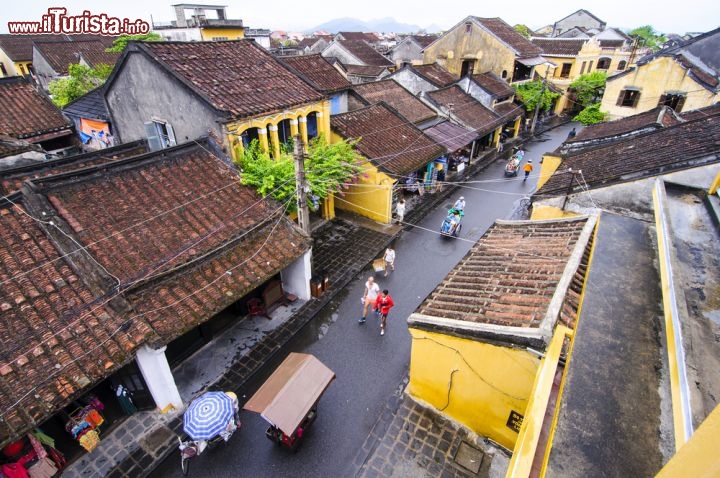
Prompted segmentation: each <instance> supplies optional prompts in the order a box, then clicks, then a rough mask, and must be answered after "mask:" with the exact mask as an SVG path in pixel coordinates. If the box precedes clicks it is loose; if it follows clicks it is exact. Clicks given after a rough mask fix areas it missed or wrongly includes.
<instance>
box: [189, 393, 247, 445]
mask: <svg viewBox="0 0 720 478" xmlns="http://www.w3.org/2000/svg"><path fill="white" fill-rule="evenodd" d="M234 414H235V407H234V405H233V400H232V398H230V397H229V396H228V395H227V394H225V393H224V392H206V393H204V394H202V395H201V396H199V397H198V398H196V399H195V400H193V401H192V403H191V404H190V406H189V407H188V408H187V410H185V414H184V415H183V430H185V433H187V434H188V435H189V436H190V438H192V439H193V440H209V439H211V438H213V437H215V436H217V435H218V434H219V433H220V432H221V431H223V430H225V427H226V426H227V424H228V423H229V422H230V420H231V419H232V418H233V416H234Z"/></svg>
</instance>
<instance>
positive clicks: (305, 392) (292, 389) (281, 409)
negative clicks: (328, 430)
mask: <svg viewBox="0 0 720 478" xmlns="http://www.w3.org/2000/svg"><path fill="white" fill-rule="evenodd" d="M334 378H335V373H334V372H333V371H332V370H330V369H329V368H327V367H326V366H325V364H323V363H322V362H320V361H319V360H318V359H317V358H315V357H314V356H313V355H310V354H301V353H295V352H293V353H291V354H290V355H288V356H287V358H286V359H285V360H284V361H283V363H281V364H280V366H279V367H278V368H277V369H276V370H275V371H274V372H273V374H272V375H270V378H268V379H267V381H265V383H264V384H263V385H262V386H261V387H260V389H259V390H258V391H257V392H255V395H253V396H252V397H251V398H250V400H248V401H247V403H245V406H243V409H244V410H250V411H251V412H256V413H259V414H260V415H261V416H262V417H263V418H264V419H265V420H267V421H268V422H270V423H271V424H272V425H275V426H276V427H278V428H279V429H280V430H282V431H283V433H285V434H286V435H288V436H289V435H292V434H293V433H294V432H295V430H296V429H297V427H298V425H300V423H301V422H302V421H303V419H304V418H305V415H307V413H308V412H309V411H310V409H311V408H312V406H313V405H314V404H315V402H317V401H318V399H319V398H320V396H321V395H322V394H323V392H324V391H325V389H326V388H327V387H328V385H330V382H332V380H333V379H334Z"/></svg>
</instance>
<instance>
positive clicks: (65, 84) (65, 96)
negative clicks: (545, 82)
mask: <svg viewBox="0 0 720 478" xmlns="http://www.w3.org/2000/svg"><path fill="white" fill-rule="evenodd" d="M112 69H113V67H112V66H111V65H98V66H96V67H95V68H90V67H89V66H85V65H80V64H76V65H70V66H69V67H68V77H67V78H59V79H57V80H53V81H51V82H50V84H49V85H48V89H49V90H50V95H51V98H52V101H53V103H55V105H56V106H57V107H58V108H62V107H64V106H65V105H67V104H68V103H70V102H72V101H75V100H76V99H78V98H80V97H81V96H83V95H84V94H86V93H87V92H89V91H90V90H93V89H95V88H97V87H98V86H100V85H102V84H103V83H105V80H107V78H108V76H110V73H111V72H112Z"/></svg>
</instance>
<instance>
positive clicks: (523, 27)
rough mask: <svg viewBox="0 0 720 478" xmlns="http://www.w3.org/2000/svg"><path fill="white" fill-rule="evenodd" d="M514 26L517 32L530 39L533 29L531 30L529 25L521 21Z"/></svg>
mask: <svg viewBox="0 0 720 478" xmlns="http://www.w3.org/2000/svg"><path fill="white" fill-rule="evenodd" d="M513 28H514V29H515V31H516V32H518V33H519V34H521V35H522V36H524V37H525V38H527V39H530V37H531V36H532V34H533V32H532V30H530V28H528V26H527V25H523V24H521V23H518V24H517V25H515V26H514V27H513Z"/></svg>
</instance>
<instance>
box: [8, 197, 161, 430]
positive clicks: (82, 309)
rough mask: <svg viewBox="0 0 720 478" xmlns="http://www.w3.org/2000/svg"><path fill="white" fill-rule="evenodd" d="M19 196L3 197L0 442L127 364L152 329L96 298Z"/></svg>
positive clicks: (36, 421)
mask: <svg viewBox="0 0 720 478" xmlns="http://www.w3.org/2000/svg"><path fill="white" fill-rule="evenodd" d="M11 200H12V202H13V204H14V205H13V204H10V203H9V202H7V201H4V204H2V205H0V282H1V283H2V285H1V286H0V310H2V316H3V320H2V321H0V375H2V381H3V387H1V388H0V410H2V412H1V413H2V420H0V442H5V441H6V440H8V439H9V438H17V437H18V436H20V435H22V434H24V433H25V432H27V431H28V430H29V429H31V428H33V427H35V426H37V424H39V423H40V422H41V421H42V420H44V419H46V418H47V415H48V414H49V413H51V412H52V411H54V410H56V409H58V408H62V407H63V406H65V405H67V404H68V403H69V402H70V401H71V400H72V399H73V398H75V394H76V393H78V392H79V391H80V390H82V389H84V388H85V387H86V386H87V385H89V384H90V383H93V382H95V381H98V380H100V379H102V378H104V377H105V376H106V375H107V374H108V373H109V372H111V371H112V369H114V368H117V367H118V366H120V365H123V363H124V362H125V361H126V360H127V359H128V357H129V356H131V355H132V352H133V351H134V349H135V348H136V347H137V345H138V344H139V343H140V341H141V340H143V339H144V338H145V337H146V336H147V335H148V334H150V333H151V330H150V328H149V327H148V325H147V324H146V323H145V322H143V321H142V320H141V319H139V318H128V317H121V316H120V315H118V314H117V313H115V312H114V311H113V310H112V309H110V308H108V307H106V306H105V305H104V301H103V300H100V299H98V298H96V297H95V296H94V295H93V294H92V293H91V292H90V290H89V289H88V288H87V287H86V286H85V284H84V283H83V281H80V280H78V279H77V276H76V275H75V273H74V272H73V269H72V268H71V266H70V265H69V263H68V262H66V260H65V259H64V258H63V255H62V254H61V253H60V252H59V250H58V249H56V247H55V245H54V244H53V242H51V241H50V239H49V238H48V237H47V236H46V235H45V233H44V232H43V230H42V229H41V228H40V226H39V224H38V222H37V221H35V220H33V219H31V218H30V217H29V215H28V214H32V213H29V212H28V211H27V209H26V206H25V205H24V203H23V201H22V199H20V198H19V197H13V199H11ZM126 322H127V324H126V325H127V327H128V328H127V330H121V326H122V325H123V324H125V323H126ZM123 329H124V327H123Z"/></svg>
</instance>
